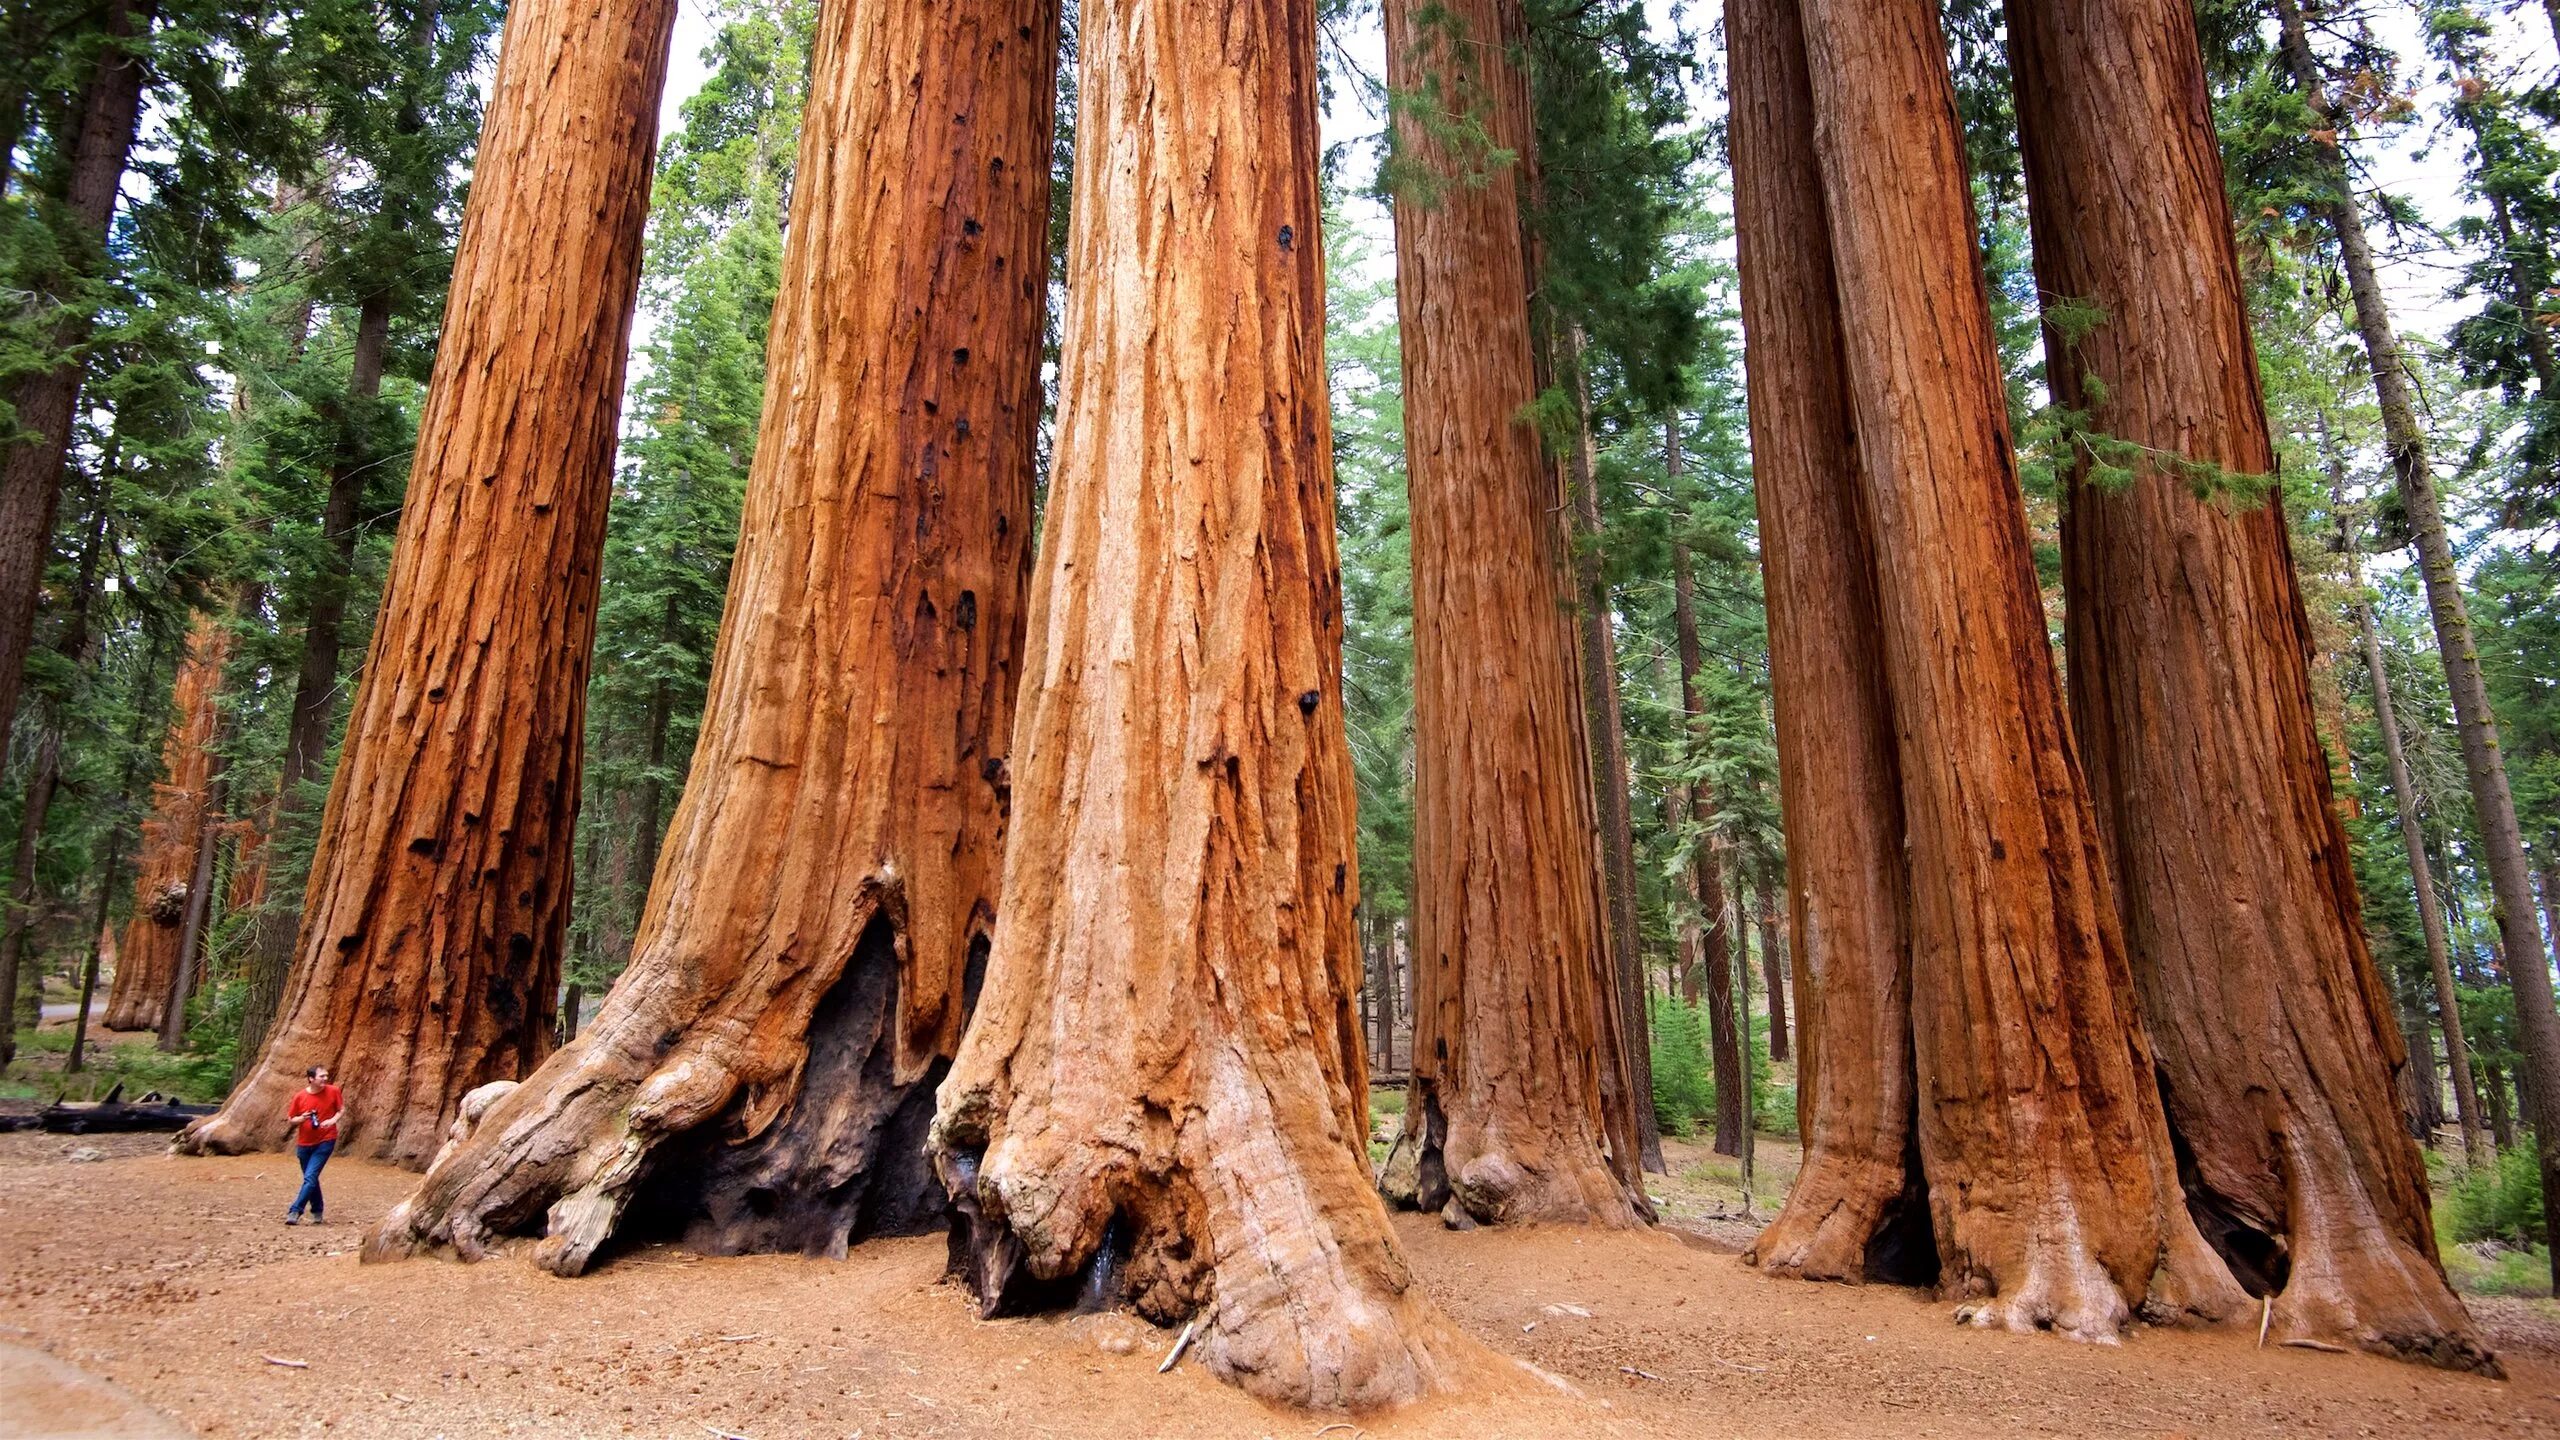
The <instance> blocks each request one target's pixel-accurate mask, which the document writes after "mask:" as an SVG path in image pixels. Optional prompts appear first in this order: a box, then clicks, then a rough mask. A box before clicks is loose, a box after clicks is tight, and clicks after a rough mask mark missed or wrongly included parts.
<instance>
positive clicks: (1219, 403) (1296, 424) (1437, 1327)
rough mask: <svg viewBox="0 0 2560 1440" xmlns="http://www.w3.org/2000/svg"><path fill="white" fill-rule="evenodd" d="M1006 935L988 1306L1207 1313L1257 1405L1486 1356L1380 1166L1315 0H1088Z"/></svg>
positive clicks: (969, 1227)
mask: <svg viewBox="0 0 2560 1440" xmlns="http://www.w3.org/2000/svg"><path fill="white" fill-rule="evenodd" d="M1081 19H1082V25H1081V28H1080V30H1079V33H1078V50H1079V53H1080V59H1081V62H1082V65H1083V69H1082V72H1081V76H1080V84H1079V86H1078V93H1079V95H1080V96H1081V98H1082V109H1081V111H1080V120H1079V127H1078V133H1077V137H1076V139H1077V144H1076V158H1075V166H1076V173H1075V181H1076V194H1075V205H1074V207H1073V218H1072V219H1071V221H1070V222H1069V237H1070V238H1069V244H1068V273H1069V274H1070V275H1072V276H1074V277H1075V281H1074V283H1073V284H1071V285H1070V286H1069V287H1068V292H1067V316H1066V325H1065V334H1066V336H1067V341H1066V347H1065V351H1064V354H1063V356H1062V359H1061V364H1060V376H1059V397H1060V398H1059V425H1058V438H1057V448H1056V460H1055V468H1054V470H1053V472H1052V474H1053V478H1052V480H1051V484H1050V490H1049V498H1048V506H1047V514H1046V519H1045V524H1046V526H1047V530H1046V533H1045V535H1044V537H1043V541H1042V545H1041V549H1040V564H1039V572H1038V577H1039V578H1038V582H1037V586H1036V588H1035V591H1034V594H1033V599H1032V617H1031V622H1030V630H1031V636H1032V639H1031V642H1030V647H1029V652H1028V654H1029V660H1028V664H1027V666H1026V684H1027V689H1026V691H1025V694H1024V696H1023V702H1022V710H1021V714H1020V717H1019V719H1018V720H1017V722H1016V724H1015V727H1014V741H1015V743H1014V748H1015V751H1016V754H1017V756H1018V758H1019V762H1020V763H1019V765H1018V767H1017V769H1016V773H1015V775H1014V781H1013V802H1014V807H1015V808H1014V816H1013V824H1014V833H1013V838H1012V842H1011V844H1010V845H1009V846H1008V847H1007V850H1006V856H1005V875H1004V887H1003V893H1004V899H1003V913H1004V917H1005V922H1004V926H1003V928H1002V930H1001V932H1000V933H999V934H998V935H997V937H996V944H995V951H994V956H993V959H992V961H991V963H990V965H989V968H988V974H987V989H986V994H985V996H984V998H983V999H982V1001H981V1003H980V1005H979V1010H978V1015H977V1019H976V1022H975V1023H974V1024H973V1025H972V1026H971V1028H970V1031H969V1034H968V1038H967V1039H966V1041H965V1042H964V1043H963V1044H962V1046H961V1049H960V1055H959V1058H958V1060H957V1061H956V1062H955V1064H954V1067H953V1070H952V1073H951V1077H950V1079H948V1080H947V1081H945V1082H944V1084H943V1087H942V1092H941V1109H940V1112H939V1114H938V1115H937V1116H936V1117H935V1120H934V1125H933V1141H932V1147H933V1154H934V1159H935V1164H936V1167H937V1169H938V1170H939V1171H940V1173H941V1174H942V1176H943V1178H944V1179H945V1180H946V1181H947V1182H948V1183H949V1184H950V1186H951V1189H952V1193H953V1198H954V1200H955V1201H956V1202H957V1203H958V1205H959V1208H960V1210H961V1212H962V1214H963V1216H964V1217H966V1218H965V1221H964V1224H963V1226H962V1227H961V1228H960V1229H958V1230H956V1231H955V1236H954V1245H955V1256H954V1258H955V1261H957V1262H958V1263H959V1265H960V1267H961V1268H962V1269H963V1271H964V1272H965V1274H966V1277H967V1279H968V1280H969V1282H970V1283H971V1285H972V1286H973V1287H974V1289H975V1290H976V1293H977V1295H978V1298H979V1303H980V1305H981V1308H982V1310H983V1311H984V1312H986V1313H1001V1312H1004V1311H1007V1310H1011V1309H1018V1308H1038V1307H1045V1306H1048V1305H1054V1304H1060V1303H1064V1302H1065V1301H1067V1300H1069V1299H1070V1298H1072V1297H1073V1295H1074V1294H1075V1292H1076V1291H1077V1290H1079V1289H1084V1290H1086V1291H1087V1293H1088V1294H1089V1295H1090V1296H1091V1297H1092V1298H1094V1299H1097V1300H1104V1301H1108V1300H1110V1299H1112V1298H1115V1297H1116V1298H1121V1299H1125V1301H1126V1302H1127V1303H1128V1304H1130V1305H1131V1306H1133V1307H1134V1308H1135V1309H1136V1310H1137V1312H1138V1313H1139V1314H1141V1315H1143V1316H1145V1317H1146V1318H1148V1319H1150V1320H1153V1321H1155V1322H1157V1323H1159V1324H1169V1323H1172V1322H1175V1321H1178V1320H1182V1319H1184V1318H1185V1317H1189V1318H1191V1319H1193V1320H1195V1321H1197V1322H1198V1323H1199V1330H1198V1336H1199V1340H1198V1345H1197V1346H1196V1347H1195V1349H1194V1351H1193V1352H1192V1353H1194V1354H1198V1355H1201V1356H1202V1357H1203V1358H1204V1359H1205V1360H1206V1362H1207V1363H1208V1365H1209V1367H1210V1368H1211V1370H1212V1371H1214V1372H1215V1373H1217V1374H1218V1375H1220V1376H1222V1377H1225V1378H1227V1379H1230V1380H1232V1381H1235V1382H1236V1383H1239V1384H1242V1385H1244V1386H1246V1387H1247V1388H1248V1389H1250V1390H1252V1391H1253V1392H1254V1393H1255V1394H1257V1395H1260V1396H1262V1397H1264V1398H1266V1399H1270V1400H1274V1401H1280V1402H1286V1403H1294V1404H1300V1405H1309V1406H1317V1407H1327V1408H1346V1407H1347V1408H1370V1407H1376V1406H1383V1405H1387V1404H1392V1403H1395V1402H1397V1401H1401V1400H1405V1399H1409V1398H1412V1397H1414V1396H1416V1395H1419V1394H1422V1393H1424V1392H1426V1391H1433V1390H1439V1389H1444V1388H1447V1387H1448V1386H1450V1385H1452V1384H1453V1383H1455V1382H1456V1380H1457V1379H1458V1378H1459V1371H1460V1369H1461V1367H1462V1366H1472V1364H1474V1363H1477V1362H1476V1361H1474V1360H1472V1359H1471V1358H1470V1357H1475V1356H1480V1355H1481V1353H1482V1352H1480V1351H1479V1350H1477V1348H1476V1347H1475V1346H1474V1345H1473V1343H1472V1342H1470V1341H1467V1340H1465V1339H1463V1338H1462V1337H1461V1336H1460V1335H1459V1333H1458V1332H1457V1331H1456V1330H1455V1329H1454V1328H1453V1327H1451V1326H1450V1325H1449V1324H1448V1323H1447V1322H1446V1321H1445V1320H1444V1319H1442V1318H1441V1317H1440V1315H1439V1314H1438V1312H1437V1311H1436V1310H1435V1309H1434V1308H1433V1307H1432V1306H1431V1304H1430V1303H1429V1301H1428V1300H1426V1299H1425V1298H1424V1297H1423V1295H1422V1293H1421V1291H1420V1289H1419V1288H1418V1287H1417V1286H1416V1285H1415V1283H1414V1277H1413V1275H1412V1272H1411V1271H1410V1270H1409V1269H1408V1268H1407V1267H1406V1264H1405V1261H1404V1257H1403V1255H1402V1253H1401V1251H1400V1250H1399V1248H1398V1246H1397V1244H1396V1241H1395V1236H1394V1233H1393V1231H1392V1230H1391V1229H1390V1228H1389V1226H1388V1223H1387V1213H1386V1209H1385V1207H1384V1205H1383V1204H1382V1203H1381V1202H1380V1200H1379V1199H1378V1196H1377V1194H1376V1192H1375V1191H1374V1190H1373V1189H1372V1188H1371V1179H1370V1173H1369V1162H1368V1156H1367V1154H1366V1148H1365V1142H1366V1140H1367V1137H1368V1125H1367V1097H1366V1082H1367V1077H1366V1071H1365V1067H1364V1065H1363V1063H1362V1056H1361V1048H1360V1040H1359V1034H1358V1028H1357V1018H1356V1013H1357V1012H1356V1010H1355V1008H1354V1004H1353V999H1352V995H1353V991H1354V989H1355V987H1356V984H1357V979H1358V965H1359V955H1358V950H1357V946H1356V945H1355V944H1354V943H1353V940H1352V934H1351V928H1352V907H1353V905H1354V904H1355V903H1356V901H1357V898H1358V897H1357V894H1356V887H1355V885H1354V871H1355V866H1354V864H1353V858H1354V857H1353V853H1352V836H1353V833H1354V827H1353V824H1352V804H1353V798H1352V793H1353V792H1352V782H1351V766H1350V761H1349V756H1348V749H1347V741H1346V740H1345V737H1344V732H1343V715H1342V690H1341V668H1340V667H1341V613H1342V612H1341V596H1340V582H1339V578H1338V570H1337V565H1336V560H1335V552H1334V517H1333V485H1332V467H1331V454H1332V448H1331V443H1330V435H1329V430H1330V426H1329V423H1328V419H1327V414H1326V410H1327V397H1326V390H1325V372H1324V365H1323V350H1322V346H1323V327H1324V267H1323V261H1322V256H1321V253H1320V251H1319V249H1318V242H1319V235H1318V229H1317V227H1318V225H1319V224H1320V222H1321V218H1322V204H1321V200H1320V198H1319V196H1318V193H1317V169H1318V165H1317V153H1316V103H1317V97H1316V88H1317V71H1316V57H1315V5H1314V3H1313V0H1241V3H1237V0H1161V3H1148V0H1088V3H1087V4H1086V5H1085V7H1084V9H1083V11H1082V12H1081Z"/></svg>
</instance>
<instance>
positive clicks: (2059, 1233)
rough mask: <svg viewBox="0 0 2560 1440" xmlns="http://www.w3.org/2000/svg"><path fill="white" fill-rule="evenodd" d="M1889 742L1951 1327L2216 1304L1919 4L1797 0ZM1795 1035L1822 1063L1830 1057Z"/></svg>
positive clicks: (1953, 132)
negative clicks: (2050, 606)
mask: <svg viewBox="0 0 2560 1440" xmlns="http://www.w3.org/2000/svg"><path fill="white" fill-rule="evenodd" d="M1804 18H1805V42H1806V43H1805V49H1806V60H1807V67H1806V68H1807V73H1808V76H1809V79H1810V81H1811V93H1812V96H1813V111H1814V115H1815V117H1816V127H1815V141H1816V149H1817V152H1818V154H1819V158H1820V161H1821V166H1822V176H1823V187H1824V195H1825V202H1826V212H1825V214H1826V219H1827V220H1828V222H1829V234H1830V236H1831V242H1832V251H1833V254H1834V256H1835V258H1836V263H1837V266H1838V270H1839V282H1838V283H1839V288H1840V290H1841V291H1842V292H1843V293H1845V294H1851V295H1855V296H1856V297H1857V301H1856V303H1855V304H1853V305H1846V306H1843V307H1841V309H1840V311H1839V314H1840V318H1841V337H1842V342H1843V343H1842V353H1843V355H1844V357H1845V359H1846V362H1847V365H1846V369H1847V374H1848V377H1849V385H1848V391H1849V397H1850V402H1851V406H1850V408H1851V413H1852V416H1853V418H1854V422H1855V426H1856V434H1857V436H1858V446H1859V461H1860V464H1859V467H1858V475H1859V479H1860V493H1861V494H1862V495H1863V496H1864V499H1865V503H1866V515H1867V519H1868V522H1869V537H1870V539H1871V541H1872V545H1873V554H1874V560H1875V573H1876V581H1877V593H1878V599H1879V604H1878V611H1879V614H1880V616H1881V618H1882V621H1883V624H1882V627H1881V629H1882V636H1883V645H1882V647H1881V652H1882V656H1883V660H1884V676H1885V682H1886V688H1887V690H1888V692H1889V693H1890V695H1891V697H1892V699H1891V704H1892V712H1893V718H1894V722H1895V724H1894V728H1895V731H1896V733H1897V736H1898V737H1899V740H1900V757H1899V758H1900V767H1899V768H1900V780H1901V792H1902V815H1903V823H1904V830H1905V842H1906V844H1905V850H1906V854H1907V857H1908V859H1907V865H1908V875H1909V883H1910V897H1911V912H1910V923H1911V957H1912V958H1911V971H1912V979H1911V987H1910V994H1911V1005H1912V1025H1911V1033H1912V1041H1913V1054H1914V1060H1915V1065H1916V1070H1917V1074H1918V1078H1919V1089H1920V1107H1919V1115H1920V1126H1919V1135H1920V1151H1921V1157H1922V1162H1923V1165H1924V1167H1925V1170H1926V1173H1927V1177H1928V1188H1929V1203H1930V1208H1931V1211H1932V1215H1933V1218H1934V1220H1935V1228H1936V1233H1937V1251H1938V1257H1939V1260H1940V1262H1941V1264H1942V1267H1943V1269H1942V1273H1941V1277H1940V1285H1941V1289H1942V1291H1943V1292H1944V1293H1946V1294H1949V1295H1951V1296H1955V1297H1960V1298H1964V1299H1966V1300H1967V1301H1968V1302H1969V1303H1968V1305H1967V1306H1966V1307H1965V1309H1964V1310H1962V1311H1960V1312H1959V1313H1960V1314H1962V1315H1964V1316H1966V1317H1967V1318H1969V1319H1970V1320H1971V1321H1973V1323H1976V1324H1983V1325H2003V1326H2008V1327H2011V1328H2016V1329H2030V1328H2033V1329H2053V1330H2059V1331H2062V1332H2064V1333H2066V1334H2069V1335H2073V1336H2077V1337H2080V1338H2084V1339H2101V1340H2103V1339H2108V1338H2111V1337H2113V1336H2114V1335H2116V1334H2117V1333H2118V1332H2119V1331H2120V1330H2121V1329H2122V1328H2123V1326H2124V1325H2125V1323H2126V1321H2127V1319H2128V1318H2129V1317H2130V1315H2131V1313H2132V1310H2133V1307H2135V1306H2136V1305H2146V1304H2147V1305H2148V1306H2150V1307H2152V1308H2153V1310H2154V1312H2155V1313H2167V1314H2176V1313H2182V1312H2188V1311H2195V1312H2200V1313H2202V1314H2206V1315H2218V1314H2222V1313H2226V1312H2228V1311H2231V1310H2234V1309H2236V1308H2237V1307H2238V1305H2239V1303H2240V1302H2241V1301H2242V1300H2243V1298H2244V1297H2243V1296H2242V1294H2241V1292H2240V1290H2239V1287H2238V1286H2237V1285H2236V1284H2235V1283H2234V1282H2233V1281H2232V1279H2231V1276H2230V1274H2229V1272H2228V1270H2227V1269H2225V1267H2224V1266H2223V1264H2222V1262H2221V1260H2220V1259H2219V1258H2218V1257H2217V1256H2216V1255H2215V1254H2214V1253H2213V1251H2212V1250H2211V1249H2210V1248H2208V1247H2207V1246H2206V1245H2205V1243H2204V1240H2203V1237H2202V1236H2201V1235H2200V1234H2199V1233H2198V1231H2197V1230H2196V1227H2195V1225H2194V1222H2193V1221H2192V1220H2190V1219H2189V1218H2188V1216H2187V1213H2186V1209H2185V1207H2184V1206H2183V1205H2182V1204H2181V1203H2180V1196H2179V1189H2178V1181H2177V1175H2176V1167H2175V1159H2174V1156H2173V1154H2172V1151H2171V1147H2170V1140H2169V1131H2168V1125H2167V1123H2166V1120H2165V1117H2164V1116H2163V1114H2162V1112H2161V1108H2160V1098H2159V1092H2158V1089H2157V1086H2156V1084H2155V1083H2154V1081H2153V1078H2152V1064H2153V1062H2152V1056H2151V1050H2150V1045H2149V1043H2148V1041H2147V1039H2146V1037H2145V1035H2144V1033H2143V1028H2142V1022H2141V1017H2140V1015H2139V1013H2138V1012H2137V1010H2136V1008H2135V999H2134V993H2133V983H2132V974H2131V972H2130V969H2129V968H2128V966H2127V963H2126V957H2125V953H2124V945H2123V936H2122V932H2121V929H2120V927H2119V924H2118V922H2117V919H2116V916H2115V912H2114V903H2115V902H2114V898H2113V895H2112V894H2111V891H2110V885H2109V881H2108V876H2107V871H2106V867H2105V863H2104V858H2103V856H2102V855H2101V854H2100V851H2099V845H2098V835H2097V828H2096V824H2095V821H2094V818H2093V816H2092V814H2091V811H2090V806H2089V799H2088V792H2087V790H2086V788H2085V786H2084V785H2083V783H2082V780H2081V776H2080V773H2079V769H2078V766H2077V765H2076V763H2075V762H2074V760H2073V758H2072V755H2071V751H2070V747H2069V735H2068V726H2067V724H2066V722H2065V720H2064V717H2063V709H2062V694H2061V690H2060V686H2059V684H2058V679H2057V676H2056V674H2055V668H2054V661H2053V655H2052V650H2051V647H2050V645H2049V644H2048V642H2047V640H2046V636H2045V621H2044V610H2043V607H2042V605H2041V603H2040V601H2039V598H2038V595H2037V592H2036V579H2035V566H2034V562H2033V559H2032V557H2031V555H2030V552H2029V549H2028V542H2027V531H2026V517H2025V513H2024V509H2023V507H2022V505H2021V503H2020V500H2019V496H2018V490H2017V480H2016V474H2015V466H2014V461H2013V457H2012V454H2011V450H2010V443H2009V434H2008V425H2007V414H2006V397H2005V394H2004V391H2003V387H2002V380H2001V372H2000V367H1999V361H1998V357H1997V355H1996V353H1995V351H1994V347H1993V343H1992V334H1991V320H1990V309H1989V303H1988V299H1987V297H1986V295H1985V292H1984V288H1983V283H1982V278H1981V274H1980V270H1979V268H1978V265H1977V262H1976V258H1975V253H1974V235H1973V224H1974V211H1973V205H1972V199H1971V196H1970V194H1969V193H1968V190H1967V186H1966V182H1965V169H1964V153H1963V142H1962V136H1961V134H1960V132H1959V129H1958V125H1957V121H1956V114H1955V104H1954V88H1953V86H1952V84H1951V83H1950V80H1949V77H1948V73H1947V59H1946V49H1945V42H1944V39H1943V37H1942V36H1941V34H1940V31H1939V25H1938V11H1937V6H1936V5H1935V4H1934V3H1931V0H1855V3H1852V0H1806V3H1805V5H1804ZM1835 1053H1836V1052H1833V1051H1831V1050H1829V1049H1828V1048H1825V1050H1824V1054H1823V1059H1825V1060H1828V1059H1830V1058H1833V1056H1834V1054H1835Z"/></svg>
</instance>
